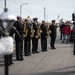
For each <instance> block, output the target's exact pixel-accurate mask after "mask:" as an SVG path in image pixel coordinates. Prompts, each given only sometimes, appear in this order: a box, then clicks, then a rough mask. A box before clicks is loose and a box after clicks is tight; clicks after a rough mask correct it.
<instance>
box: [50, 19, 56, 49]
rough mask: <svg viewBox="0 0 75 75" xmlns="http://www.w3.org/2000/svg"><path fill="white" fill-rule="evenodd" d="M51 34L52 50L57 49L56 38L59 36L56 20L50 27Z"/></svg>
mask: <svg viewBox="0 0 75 75" xmlns="http://www.w3.org/2000/svg"><path fill="white" fill-rule="evenodd" d="M49 29H50V31H51V33H50V37H51V43H50V46H51V49H56V48H55V46H54V45H55V40H56V36H57V31H56V24H55V20H52V25H50V27H49Z"/></svg>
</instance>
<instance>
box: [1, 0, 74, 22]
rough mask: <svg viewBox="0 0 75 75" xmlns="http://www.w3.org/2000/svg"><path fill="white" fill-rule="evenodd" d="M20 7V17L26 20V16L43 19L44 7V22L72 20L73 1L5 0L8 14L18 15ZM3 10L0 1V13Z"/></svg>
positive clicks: (2, 3)
mask: <svg viewBox="0 0 75 75" xmlns="http://www.w3.org/2000/svg"><path fill="white" fill-rule="evenodd" d="M23 3H28V4H25V5H23V6H22V17H23V18H26V17H27V16H28V15H30V16H31V18H33V17H38V19H39V20H43V19H44V7H45V8H46V20H47V21H51V20H52V19H56V20H57V19H58V14H59V16H60V18H64V19H65V20H71V19H72V13H73V12H75V0H7V7H8V9H9V12H10V13H12V14H13V15H15V16H17V15H20V5H21V4H23ZM3 8H4V0H0V13H2V11H3Z"/></svg>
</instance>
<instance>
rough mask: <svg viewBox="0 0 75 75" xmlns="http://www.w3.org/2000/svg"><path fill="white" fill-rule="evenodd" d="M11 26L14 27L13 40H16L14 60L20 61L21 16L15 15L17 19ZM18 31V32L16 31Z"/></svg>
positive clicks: (21, 56) (21, 40) (21, 44)
mask: <svg viewBox="0 0 75 75" xmlns="http://www.w3.org/2000/svg"><path fill="white" fill-rule="evenodd" d="M13 26H14V27H15V28H14V29H15V42H16V60H19V61H22V60H23V55H22V51H23V38H22V35H23V24H22V18H21V17H19V16H18V17H17V21H16V22H14V24H13ZM17 32H18V33H17Z"/></svg>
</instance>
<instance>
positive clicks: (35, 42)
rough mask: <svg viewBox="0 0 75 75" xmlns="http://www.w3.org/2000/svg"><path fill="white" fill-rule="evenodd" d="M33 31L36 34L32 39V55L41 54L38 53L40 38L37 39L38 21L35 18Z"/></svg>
mask: <svg viewBox="0 0 75 75" xmlns="http://www.w3.org/2000/svg"><path fill="white" fill-rule="evenodd" d="M33 30H35V32H34V37H33V38H32V53H33V54H34V53H39V52H38V38H36V35H37V31H38V21H37V18H33Z"/></svg>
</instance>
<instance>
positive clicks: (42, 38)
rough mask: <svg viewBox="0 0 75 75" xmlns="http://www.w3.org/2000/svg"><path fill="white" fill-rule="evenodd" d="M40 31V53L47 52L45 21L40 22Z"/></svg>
mask: <svg viewBox="0 0 75 75" xmlns="http://www.w3.org/2000/svg"><path fill="white" fill-rule="evenodd" d="M41 30H42V33H41V48H42V51H43V52H44V51H47V38H46V36H47V25H46V23H45V21H42V24H41Z"/></svg>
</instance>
